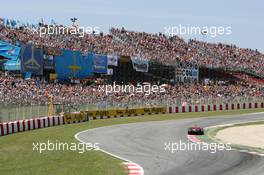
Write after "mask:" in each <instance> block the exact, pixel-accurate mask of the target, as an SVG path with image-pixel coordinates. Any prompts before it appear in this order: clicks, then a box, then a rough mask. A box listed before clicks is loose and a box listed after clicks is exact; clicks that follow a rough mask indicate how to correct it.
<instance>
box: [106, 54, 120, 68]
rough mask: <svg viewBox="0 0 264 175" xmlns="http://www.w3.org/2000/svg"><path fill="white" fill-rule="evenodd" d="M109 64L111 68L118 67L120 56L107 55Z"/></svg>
mask: <svg viewBox="0 0 264 175" xmlns="http://www.w3.org/2000/svg"><path fill="white" fill-rule="evenodd" d="M107 64H108V65H109V66H118V55H111V54H108V55H107Z"/></svg>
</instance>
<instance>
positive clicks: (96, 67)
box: [88, 53, 107, 74]
mask: <svg viewBox="0 0 264 175" xmlns="http://www.w3.org/2000/svg"><path fill="white" fill-rule="evenodd" d="M88 55H89V56H90V57H92V60H93V72H96V73H100V74H107V56H106V55H99V54H93V53H89V54H88Z"/></svg>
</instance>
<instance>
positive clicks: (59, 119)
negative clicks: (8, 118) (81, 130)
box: [0, 116, 65, 136]
mask: <svg viewBox="0 0 264 175" xmlns="http://www.w3.org/2000/svg"><path fill="white" fill-rule="evenodd" d="M64 123H65V121H64V117H63V116H52V117H41V118H34V119H26V120H17V121H12V122H4V123H0V136H4V135H8V134H14V133H17V132H23V131H29V130H35V129H39V128H46V127H51V126H56V125H63V124H64Z"/></svg>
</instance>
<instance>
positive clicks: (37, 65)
mask: <svg viewBox="0 0 264 175" xmlns="http://www.w3.org/2000/svg"><path fill="white" fill-rule="evenodd" d="M21 55H22V58H21V72H22V73H24V74H25V73H26V72H31V73H32V74H34V75H42V74H43V50H42V49H41V48H36V47H35V46H34V45H32V44H28V45H26V46H25V48H24V49H22V53H21Z"/></svg>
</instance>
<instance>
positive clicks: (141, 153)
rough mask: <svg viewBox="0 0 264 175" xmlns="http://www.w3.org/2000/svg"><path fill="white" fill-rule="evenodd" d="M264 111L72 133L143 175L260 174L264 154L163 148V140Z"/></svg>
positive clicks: (253, 117) (183, 137)
mask: <svg viewBox="0 0 264 175" xmlns="http://www.w3.org/2000/svg"><path fill="white" fill-rule="evenodd" d="M263 119H264V114H263V113H262V114H250V115H241V116H236V117H234V116H232V117H230V116H228V117H226V116H225V117H213V118H200V119H181V120H170V121H158V122H144V123H133V124H126V125H116V126H109V127H103V128H95V129H91V130H87V131H84V132H81V133H79V134H77V135H76V137H78V139H79V140H81V141H83V142H98V143H100V145H99V146H100V148H101V149H103V150H105V151H108V152H110V153H113V154H115V155H118V156H121V157H123V158H126V159H128V160H131V161H133V162H135V163H137V164H139V165H140V166H141V167H143V169H144V171H145V175H263V174H264V158H263V157H259V156H256V155H251V154H248V153H241V152H238V151H218V152H216V153H215V154H212V153H210V152H209V151H177V152H174V153H171V152H169V151H165V149H164V148H165V146H164V145H165V142H166V143H168V142H179V140H181V141H184V142H188V141H187V138H186V132H187V128H188V127H190V126H192V125H194V124H197V125H199V126H203V127H207V126H214V125H220V124H228V123H237V122H245V121H252V120H263Z"/></svg>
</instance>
